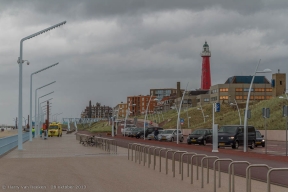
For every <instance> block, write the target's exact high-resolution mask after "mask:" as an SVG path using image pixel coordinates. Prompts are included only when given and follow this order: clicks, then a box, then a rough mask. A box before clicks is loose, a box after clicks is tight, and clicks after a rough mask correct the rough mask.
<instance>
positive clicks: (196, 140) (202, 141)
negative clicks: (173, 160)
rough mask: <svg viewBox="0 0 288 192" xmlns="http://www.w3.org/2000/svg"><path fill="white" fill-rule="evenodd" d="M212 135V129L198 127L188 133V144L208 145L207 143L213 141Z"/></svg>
mask: <svg viewBox="0 0 288 192" xmlns="http://www.w3.org/2000/svg"><path fill="white" fill-rule="evenodd" d="M212 135H213V130H212V129H196V130H195V131H193V133H190V134H189V135H188V137H187V144H188V145H191V144H199V145H206V144H207V143H212Z"/></svg>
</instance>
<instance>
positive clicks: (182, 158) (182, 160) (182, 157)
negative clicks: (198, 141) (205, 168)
mask: <svg viewBox="0 0 288 192" xmlns="http://www.w3.org/2000/svg"><path fill="white" fill-rule="evenodd" d="M196 154H197V153H193V152H191V153H183V154H182V155H181V164H182V165H181V180H183V172H184V168H183V167H184V156H185V155H187V177H189V159H188V155H196Z"/></svg>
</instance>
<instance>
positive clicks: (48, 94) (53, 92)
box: [37, 91, 54, 134]
mask: <svg viewBox="0 0 288 192" xmlns="http://www.w3.org/2000/svg"><path fill="white" fill-rule="evenodd" d="M52 93H54V91H52V92H50V93H47V94H46V95H42V96H41V97H38V117H40V107H39V106H40V105H39V100H40V98H42V97H45V96H47V95H50V94H52ZM39 123H40V121H39V119H38V118H37V124H38V129H39V130H38V133H39V134H40V127H39Z"/></svg>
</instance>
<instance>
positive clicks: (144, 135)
mask: <svg viewBox="0 0 288 192" xmlns="http://www.w3.org/2000/svg"><path fill="white" fill-rule="evenodd" d="M152 97H153V94H151V96H150V99H149V101H148V104H147V107H146V111H145V117H144V140H145V127H146V118H147V111H148V108H149V106H150V101H151V99H152Z"/></svg>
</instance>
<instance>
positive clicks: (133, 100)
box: [127, 95, 157, 116]
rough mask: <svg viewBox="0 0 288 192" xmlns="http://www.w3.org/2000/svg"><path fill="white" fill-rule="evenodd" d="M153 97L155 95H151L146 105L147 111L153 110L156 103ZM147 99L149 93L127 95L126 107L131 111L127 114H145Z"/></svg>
mask: <svg viewBox="0 0 288 192" xmlns="http://www.w3.org/2000/svg"><path fill="white" fill-rule="evenodd" d="M155 99H156V96H152V98H151V101H150V104H149V107H148V113H152V112H153V111H154V107H155V106H156V105H157V101H156V100H155ZM149 100H150V95H138V96H128V97H127V107H128V109H129V110H130V112H131V113H130V114H129V116H135V115H140V114H145V112H146V108H147V105H148V102H149Z"/></svg>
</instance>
